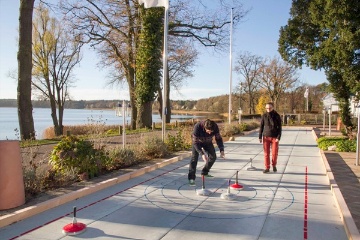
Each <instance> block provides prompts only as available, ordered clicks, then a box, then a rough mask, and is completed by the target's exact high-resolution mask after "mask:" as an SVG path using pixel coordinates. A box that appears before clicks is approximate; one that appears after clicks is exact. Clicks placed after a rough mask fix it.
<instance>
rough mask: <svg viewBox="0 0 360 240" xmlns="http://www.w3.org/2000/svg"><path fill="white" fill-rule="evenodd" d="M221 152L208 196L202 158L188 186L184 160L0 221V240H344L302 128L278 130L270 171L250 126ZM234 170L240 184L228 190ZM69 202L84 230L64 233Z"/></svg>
mask: <svg viewBox="0 0 360 240" xmlns="http://www.w3.org/2000/svg"><path fill="white" fill-rule="evenodd" d="M225 153H226V158H225V159H220V158H218V159H217V161H216V163H215V164H214V166H213V168H212V170H211V174H212V175H214V176H215V177H214V178H206V179H205V189H206V190H209V191H211V194H210V195H209V196H201V195H198V194H197V191H198V190H201V189H202V180H201V177H200V171H201V168H202V166H203V162H202V161H201V159H200V160H199V164H198V171H197V179H196V187H191V186H189V185H188V180H187V172H188V163H189V158H185V159H183V160H181V161H178V162H175V163H173V164H170V165H167V166H165V167H163V168H159V169H156V170H154V171H151V172H147V173H145V174H143V175H140V176H137V177H134V178H131V179H130V180H127V181H124V182H121V183H118V184H116V185H114V186H111V187H109V188H106V189H104V190H101V191H98V192H95V193H93V194H90V195H87V196H85V197H82V198H79V199H77V200H75V201H72V202H69V203H66V204H63V205H60V206H58V207H55V208H52V209H50V210H47V211H45V212H42V213H40V214H37V215H35V216H32V217H29V218H27V219H24V220H22V221H19V222H17V223H14V224H12V225H9V226H6V227H3V228H1V229H0V239H36V240H40V239H133V240H139V239H176V240H177V239H187V240H188V239H206V240H209V239H217V240H219V239H227V240H228V239H287V240H288V239H316V240H320V239H326V240H331V239H334V240H342V239H348V237H347V235H346V232H345V227H344V225H343V223H342V221H341V217H340V213H339V211H338V209H337V206H336V203H335V201H334V198H333V195H332V192H331V189H330V186H329V180H328V178H327V175H326V169H325V167H324V163H323V160H322V158H321V155H320V151H319V149H318V148H317V145H316V141H315V140H314V137H313V135H312V132H311V129H310V128H301V127H293V128H284V129H283V135H282V139H281V141H280V150H279V158H278V166H277V168H278V172H276V173H274V172H272V171H270V173H268V174H263V173H262V170H263V167H264V164H263V149H262V144H260V143H259V140H258V135H257V133H256V132H254V133H252V134H249V135H245V136H241V137H236V138H235V141H231V142H226V143H225ZM250 159H253V160H252V164H251V163H250ZM251 166H253V168H251ZM237 171H238V183H239V184H241V185H243V189H242V190H233V189H230V190H229V188H228V186H229V179H230V180H231V181H230V184H234V182H235V180H236V172H237ZM229 192H230V196H231V197H233V198H234V199H232V200H225V199H223V198H221V196H225V195H226V194H228V193H229ZM73 206H76V207H77V209H78V211H77V218H76V219H77V221H78V222H81V223H84V224H86V225H87V228H86V231H85V232H83V233H81V234H79V235H75V236H65V235H64V234H63V233H62V228H63V227H64V226H65V225H67V224H69V223H71V222H72V209H73Z"/></svg>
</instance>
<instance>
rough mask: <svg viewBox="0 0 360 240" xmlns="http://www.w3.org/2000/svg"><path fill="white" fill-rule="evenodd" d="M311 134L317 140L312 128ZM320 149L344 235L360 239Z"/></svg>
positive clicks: (359, 234)
mask: <svg viewBox="0 0 360 240" xmlns="http://www.w3.org/2000/svg"><path fill="white" fill-rule="evenodd" d="M312 133H313V136H314V138H315V139H316V140H317V139H318V137H317V135H316V133H315V131H314V129H313V130H312ZM319 150H320V154H321V158H322V160H323V163H324V166H325V169H326V175H327V176H328V179H329V185H330V188H331V191H332V193H333V197H334V198H335V202H336V205H337V209H338V211H339V213H340V217H341V220H342V222H343V224H344V226H345V231H346V235H347V237H348V238H349V239H352V240H354V239H360V233H359V230H358V228H357V227H356V224H355V221H354V219H353V218H352V216H351V213H350V210H349V208H348V206H347V204H346V202H345V199H344V197H343V195H342V194H341V191H340V189H339V186H338V185H337V183H336V181H335V178H334V174H333V173H332V171H331V167H330V165H329V163H328V160H327V158H326V156H325V154H324V151H323V150H321V149H319Z"/></svg>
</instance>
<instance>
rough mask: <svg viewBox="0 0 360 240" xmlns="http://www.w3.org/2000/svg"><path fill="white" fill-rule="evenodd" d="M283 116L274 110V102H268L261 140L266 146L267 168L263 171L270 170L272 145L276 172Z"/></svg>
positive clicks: (260, 135) (273, 165)
mask: <svg viewBox="0 0 360 240" xmlns="http://www.w3.org/2000/svg"><path fill="white" fill-rule="evenodd" d="M281 131H282V127H281V117H280V115H279V114H278V113H277V112H276V111H275V110H274V104H273V103H272V102H269V103H267V104H266V113H264V114H263V115H262V116H261V123H260V130H259V141H260V143H262V144H263V147H264V162H265V169H264V171H263V173H268V172H269V171H270V147H271V164H272V167H273V171H274V172H276V171H277V168H276V163H277V157H278V151H279V141H280V138H281Z"/></svg>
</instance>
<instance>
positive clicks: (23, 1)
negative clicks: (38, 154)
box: [17, 0, 35, 140]
mask: <svg viewBox="0 0 360 240" xmlns="http://www.w3.org/2000/svg"><path fill="white" fill-rule="evenodd" d="M34 1H35V0H20V17H19V50H18V55H17V59H18V73H19V75H18V87H17V103H18V116H19V126H20V135H21V139H22V140H28V139H35V128H34V119H33V115H32V110H33V109H32V103H31V70H32V56H31V43H32V35H31V32H32V18H33V9H34Z"/></svg>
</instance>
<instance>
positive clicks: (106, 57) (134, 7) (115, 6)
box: [63, 0, 245, 128]
mask: <svg viewBox="0 0 360 240" xmlns="http://www.w3.org/2000/svg"><path fill="white" fill-rule="evenodd" d="M226 2H229V3H231V5H230V4H228V6H225V3H226ZM215 3H219V4H218V5H219V6H220V7H218V8H214V9H209V8H208V7H206V6H205V5H203V4H202V3H201V1H185V0H176V1H174V2H171V8H170V11H169V13H170V15H169V20H170V22H169V36H174V37H177V38H183V39H191V40H192V41H194V42H197V43H199V44H201V45H202V46H211V47H214V48H216V49H219V50H222V49H224V46H227V44H224V43H227V38H228V35H229V34H228V28H227V26H228V25H229V23H230V19H228V18H229V16H228V13H229V11H230V6H232V7H235V10H236V11H235V14H234V16H235V17H234V18H235V20H236V21H235V22H238V20H240V19H241V18H242V17H243V15H245V12H244V11H243V8H242V5H241V3H240V1H239V0H235V1H229V0H226V1H224V0H218V1H216V2H215ZM232 3H233V4H232ZM212 5H214V4H212ZM139 8H140V6H139V4H138V1H137V0H120V1H117V0H99V1H90V0H84V1H75V0H73V1H71V0H65V1H64V4H63V9H64V11H65V13H66V14H67V17H68V18H69V20H71V22H72V24H73V25H72V27H73V29H74V32H75V33H82V34H84V36H85V38H84V42H86V43H90V44H91V46H93V47H96V50H97V51H98V52H99V55H100V56H101V58H102V59H101V60H102V65H103V66H113V67H114V68H115V69H116V77H117V81H119V82H123V81H126V82H127V84H128V89H129V95H130V102H131V105H132V106H134V107H133V108H132V120H131V122H132V128H135V127H136V119H137V118H138V116H137V113H138V111H137V107H136V102H137V96H136V93H135V89H136V79H135V77H134V76H135V75H134V73H135V71H136V70H135V69H136V66H137V63H136V61H135V60H136V55H137V50H139V48H138V44H139V32H140V31H141V27H142V22H141V21H142V20H141V17H140V15H139ZM225 9H226V11H225ZM147 10H149V9H147ZM182 42H183V45H182V47H184V46H185V44H186V43H188V41H182ZM157 70H160V69H157ZM167 74H169V77H166V78H165V79H166V81H168V83H169V81H170V76H171V75H170V73H167ZM148 82H149V81H148ZM166 94H167V92H166ZM169 95H170V94H169ZM161 97H162V96H161V95H160V94H159V97H158V100H159V99H160V98H161ZM167 99H168V101H167V105H168V106H167V108H168V109H170V106H169V104H170V101H169V100H170V99H169V98H167ZM142 116H145V115H142Z"/></svg>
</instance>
